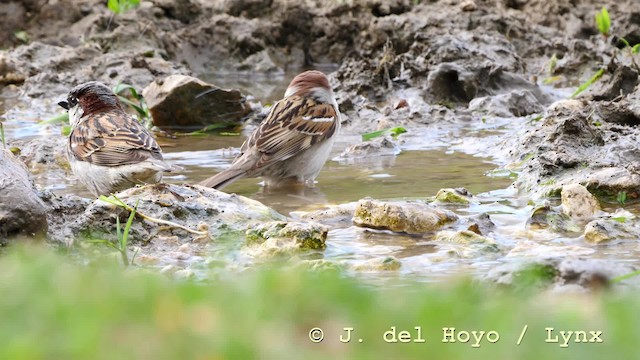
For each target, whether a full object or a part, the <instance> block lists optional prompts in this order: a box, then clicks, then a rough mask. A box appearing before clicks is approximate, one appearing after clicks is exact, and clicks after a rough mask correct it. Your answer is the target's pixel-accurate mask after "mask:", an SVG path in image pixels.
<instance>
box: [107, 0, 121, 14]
mask: <svg viewBox="0 0 640 360" xmlns="http://www.w3.org/2000/svg"><path fill="white" fill-rule="evenodd" d="M107 7H108V8H109V10H111V11H113V12H114V13H115V14H120V11H121V9H120V1H118V0H109V1H107Z"/></svg>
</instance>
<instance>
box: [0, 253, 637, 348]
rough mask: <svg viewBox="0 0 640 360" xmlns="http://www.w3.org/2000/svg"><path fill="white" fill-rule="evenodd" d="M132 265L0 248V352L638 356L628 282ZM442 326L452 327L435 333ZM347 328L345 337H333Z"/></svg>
mask: <svg viewBox="0 0 640 360" xmlns="http://www.w3.org/2000/svg"><path fill="white" fill-rule="evenodd" d="M139 270H140V269H135V268H134V269H128V270H124V269H123V268H122V267H119V266H117V264H116V263H115V262H113V263H110V262H109V263H100V264H91V265H81V264H78V263H77V262H75V261H74V260H72V259H71V258H70V257H69V256H64V255H60V254H57V253H56V252H55V251H52V250H50V249H42V248H38V247H36V248H33V247H28V248H9V249H8V250H7V251H6V252H5V254H3V255H2V256H1V257H0V294H2V296H1V298H0V318H1V321H2V326H1V328H0V329H1V334H0V358H1V359H252V358H260V359H326V358H334V359H336V358H337V359H341V358H356V359H408V358H429V359H445V358H446V359H540V358H543V357H544V358H553V359H555V358H570V359H600V358H605V357H606V358H612V359H629V358H634V357H635V356H637V354H638V350H637V344H638V339H640V326H639V324H640V311H638V309H639V305H640V300H639V299H638V296H637V295H638V294H637V293H636V292H621V291H601V292H596V293H590V294H587V293H585V294H570V295H568V294H564V295H562V294H550V293H548V292H539V291H513V290H506V289H499V288H495V287H491V286H489V285H487V284H479V283H474V282H472V281H468V280H459V281H452V282H451V283H447V284H433V285H429V284H423V283H419V282H415V283H413V284H408V285H407V284H403V285H402V286H389V285H386V286H376V285H373V284H371V283H364V282H362V281H361V280H358V279H354V278H349V277H345V276H344V275H343V274H340V273H339V272H337V271H329V270H327V271H316V272H308V271H303V270H299V269H298V270H292V269H291V270H284V268H282V267H280V268H271V269H264V268H260V269H255V270H252V271H248V272H245V273H242V274H228V275H225V276H217V277H214V278H212V279H211V280H208V281H195V280H172V279H169V278H167V277H165V276H163V275H161V274H157V273H149V272H147V271H139ZM525 325H526V326H527V328H526V331H525V332H524V335H523V336H522V339H521V343H520V345H517V342H518V339H519V338H520V337H521V335H522V333H523V329H524V327H525ZM314 328H319V329H322V334H320V332H319V331H318V330H315V332H312V334H311V337H314V339H315V340H316V341H318V340H319V338H321V337H323V339H322V341H320V342H313V341H312V340H311V339H310V331H311V330H312V329H314ZM344 328H352V329H353V330H351V331H350V332H347V331H345V330H344ZM443 328H448V330H446V331H448V334H450V335H451V334H454V335H451V336H446V334H447V332H446V331H445V330H443ZM450 328H455V330H451V329H450ZM545 328H553V330H552V331H549V330H545ZM394 329H395V330H394ZM402 331H406V332H407V333H401V332H402ZM454 331H455V332H454ZM472 331H475V333H473V332H472ZM560 331H584V332H585V333H584V336H583V334H582V333H579V335H578V340H580V341H583V340H584V341H587V342H575V334H574V333H572V335H571V337H570V341H568V342H566V347H562V346H561V345H563V343H565V341H564V339H563V337H562V334H561V333H560ZM592 331H593V332H594V333H595V334H599V335H597V336H595V335H594V333H591V332H592ZM481 332H484V333H483V335H482V336H481ZM348 334H350V335H351V339H350V341H349V342H348V343H343V342H341V341H340V339H341V337H342V339H343V340H346V339H347V335H348ZM564 334H565V336H567V334H569V333H568V332H565V333H564ZM556 337H557V338H556ZM478 339H480V340H478ZM549 339H551V340H554V339H557V342H549ZM598 339H600V340H601V341H602V342H598ZM394 340H395V341H396V342H393V341H394ZM443 340H447V342H443ZM451 340H455V342H452V341H451ZM465 340H466V342H465ZM591 340H593V342H589V341H591ZM403 341H408V342H406V343H405V342H403Z"/></svg>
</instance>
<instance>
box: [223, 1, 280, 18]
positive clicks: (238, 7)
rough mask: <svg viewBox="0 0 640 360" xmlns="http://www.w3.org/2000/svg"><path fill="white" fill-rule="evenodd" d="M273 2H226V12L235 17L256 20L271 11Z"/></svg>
mask: <svg viewBox="0 0 640 360" xmlns="http://www.w3.org/2000/svg"><path fill="white" fill-rule="evenodd" d="M272 3H273V0H226V1H225V2H224V6H225V11H226V12H227V13H228V14H230V15H233V16H244V17H248V18H255V17H259V16H261V15H264V14H265V13H266V12H269V11H270V7H271V4H272Z"/></svg>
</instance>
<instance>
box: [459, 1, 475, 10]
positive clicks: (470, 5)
mask: <svg viewBox="0 0 640 360" xmlns="http://www.w3.org/2000/svg"><path fill="white" fill-rule="evenodd" d="M459 6H460V9H461V10H462V11H476V10H477V9H478V5H476V2H475V1H473V0H464V1H463V2H461V3H460V5H459Z"/></svg>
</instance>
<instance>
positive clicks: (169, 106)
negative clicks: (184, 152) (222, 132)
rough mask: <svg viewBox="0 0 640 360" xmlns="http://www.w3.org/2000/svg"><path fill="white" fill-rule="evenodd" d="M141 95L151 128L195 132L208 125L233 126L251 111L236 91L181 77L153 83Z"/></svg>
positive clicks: (174, 76) (177, 76)
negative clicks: (146, 106) (146, 107)
mask: <svg viewBox="0 0 640 360" xmlns="http://www.w3.org/2000/svg"><path fill="white" fill-rule="evenodd" d="M142 95H143V96H144V99H145V101H146V103H147V105H148V106H149V111H150V112H151V116H152V117H153V123H154V125H156V126H158V127H159V128H161V129H168V130H176V129H186V130H197V129H202V128H204V127H206V126H208V125H221V126H222V127H229V126H236V125H238V124H239V122H240V120H242V119H243V118H244V117H245V116H247V115H248V114H249V112H250V111H251V108H250V107H249V105H248V104H247V103H246V101H245V98H244V96H243V95H242V94H241V93H240V91H238V90H226V89H221V88H219V87H217V86H215V85H212V84H208V83H205V82H204V81H202V80H199V79H196V78H194V77H190V76H185V75H172V76H169V77H167V78H165V79H164V80H160V81H154V82H153V83H151V84H150V85H149V86H147V87H146V88H145V89H144V90H143V92H142Z"/></svg>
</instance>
